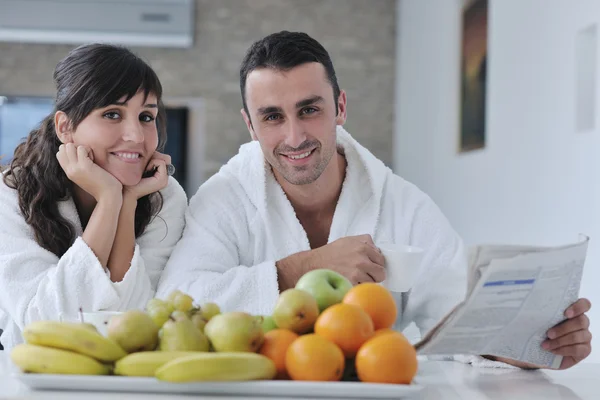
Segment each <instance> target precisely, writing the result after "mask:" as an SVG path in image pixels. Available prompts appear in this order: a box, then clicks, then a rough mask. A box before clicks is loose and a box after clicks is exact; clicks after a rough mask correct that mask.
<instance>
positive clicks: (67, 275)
mask: <svg viewBox="0 0 600 400" xmlns="http://www.w3.org/2000/svg"><path fill="white" fill-rule="evenodd" d="M161 193H162V196H163V207H162V210H161V211H160V213H159V216H160V217H158V218H154V219H153V220H152V221H151V223H150V224H149V225H148V226H147V228H146V230H145V232H144V233H143V234H142V235H141V236H140V237H138V238H137V239H136V246H135V250H134V255H133V258H132V260H131V266H130V268H129V270H128V271H127V273H126V274H125V277H124V278H123V280H122V281H121V282H117V283H113V282H112V281H111V280H110V278H109V276H108V273H107V272H105V270H104V268H103V267H102V265H101V264H100V262H99V261H98V259H97V258H96V256H95V255H94V253H93V252H92V250H91V249H90V248H89V247H88V245H87V244H86V243H85V241H84V240H83V239H82V237H81V235H82V234H83V230H82V227H81V222H80V220H79V215H78V213H77V209H76V207H75V203H74V202H73V200H72V199H70V200H67V201H62V202H60V203H59V210H60V212H61V214H62V215H63V216H64V217H65V218H67V219H68V220H69V221H70V222H71V223H72V224H73V225H74V227H75V229H76V232H77V239H76V240H75V243H74V244H73V245H72V246H71V248H69V250H67V252H66V253H65V254H64V255H63V256H62V257H61V258H60V259H59V258H58V257H57V256H56V255H55V254H53V253H51V252H49V251H47V250H45V249H43V248H42V247H40V246H39V245H38V244H37V242H36V241H35V239H34V235H33V230H32V229H31V227H30V226H29V225H27V224H26V223H25V219H24V218H23V215H22V214H21V212H20V210H19V206H18V199H17V192H16V191H15V190H13V189H11V188H9V187H8V186H6V185H5V184H4V182H3V181H2V179H1V177H0V221H2V222H1V223H0V328H2V329H4V332H3V333H2V336H1V337H0V341H1V342H2V344H3V345H4V347H5V349H10V348H11V347H12V346H14V345H16V344H18V343H20V342H22V341H23V339H22V335H21V332H22V330H23V327H24V326H26V325H27V324H28V323H30V322H32V321H36V320H59V319H64V320H76V319H77V315H78V311H79V308H80V307H81V308H82V309H83V311H85V312H89V311H100V310H113V311H115V310H117V311H118V310H127V309H132V308H143V307H144V306H145V304H146V302H147V301H148V300H149V299H150V298H152V297H153V296H154V293H155V291H156V286H157V282H158V279H159V277H160V274H161V272H162V270H163V268H164V266H165V264H166V262H167V259H168V258H169V255H170V254H171V251H172V250H173V247H174V246H175V243H176V242H177V241H178V240H179V238H180V237H181V233H182V231H183V227H184V224H185V219H184V212H185V209H186V207H187V197H186V195H185V192H184V191H183V189H182V188H181V186H180V185H179V184H178V183H177V181H176V180H175V179H173V178H169V183H168V185H167V187H166V188H165V189H163V190H162V191H161Z"/></svg>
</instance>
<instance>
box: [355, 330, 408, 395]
mask: <svg viewBox="0 0 600 400" xmlns="http://www.w3.org/2000/svg"><path fill="white" fill-rule="evenodd" d="M355 364H356V372H357V374H358V378H359V379H360V380H361V381H362V382H371V383H400V384H409V383H411V382H412V380H413V378H414V376H415V374H416V373H417V367H418V362H417V352H416V350H415V348H414V346H413V345H412V344H410V342H409V341H408V340H407V339H406V338H405V337H404V335H402V334H401V333H400V332H397V333H396V334H382V335H379V336H377V337H374V338H373V339H371V340H369V341H367V342H366V343H365V344H363V345H362V347H361V348H360V350H358V353H357V354H356V359H355Z"/></svg>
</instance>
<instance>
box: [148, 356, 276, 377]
mask: <svg viewBox="0 0 600 400" xmlns="http://www.w3.org/2000/svg"><path fill="white" fill-rule="evenodd" d="M276 372H277V371H276V369H275V363H274V362H273V361H271V359H270V358H268V357H265V356H263V355H261V354H257V353H235V352H221V353H200V354H195V355H191V356H185V357H180V358H177V359H175V360H173V361H169V362H168V363H166V364H165V365H163V366H162V367H160V368H159V369H157V370H156V374H155V376H156V378H158V379H159V380H162V381H167V382H200V381H249V380H257V379H273V378H274V377H275V374H276Z"/></svg>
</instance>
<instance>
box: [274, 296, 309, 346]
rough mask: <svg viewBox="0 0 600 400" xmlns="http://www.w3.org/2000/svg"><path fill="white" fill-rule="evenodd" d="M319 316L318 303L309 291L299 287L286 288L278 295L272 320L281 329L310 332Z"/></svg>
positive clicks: (300, 333) (302, 332)
mask: <svg viewBox="0 0 600 400" xmlns="http://www.w3.org/2000/svg"><path fill="white" fill-rule="evenodd" d="M318 316H319V305H318V304H317V300H316V299H315V298H314V297H313V295H311V294H310V293H308V292H306V291H304V290H301V289H295V288H294V289H287V290H285V291H284V292H283V293H281V294H280V295H279V298H278V299H277V303H276V304H275V309H274V310H273V321H275V324H276V325H277V326H278V327H279V328H282V329H289V330H291V331H293V332H296V333H297V334H299V335H302V334H304V333H307V332H310V331H311V330H312V329H313V326H314V324H315V321H316V320H317V317H318Z"/></svg>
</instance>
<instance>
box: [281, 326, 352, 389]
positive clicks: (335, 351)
mask: <svg viewBox="0 0 600 400" xmlns="http://www.w3.org/2000/svg"><path fill="white" fill-rule="evenodd" d="M344 366H345V360H344V353H342V350H340V348H339V347H338V346H336V345H335V344H333V343H332V342H330V341H329V340H327V339H325V338H324V337H321V336H319V335H316V334H314V333H310V334H307V335H302V336H300V337H299V338H298V339H296V340H295V341H294V342H293V343H292V344H291V345H290V346H289V347H288V349H287V352H286V354H285V367H286V370H287V372H288V374H289V376H290V377H291V378H292V379H294V380H297V381H339V380H340V379H341V378H342V374H343V373H344Z"/></svg>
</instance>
